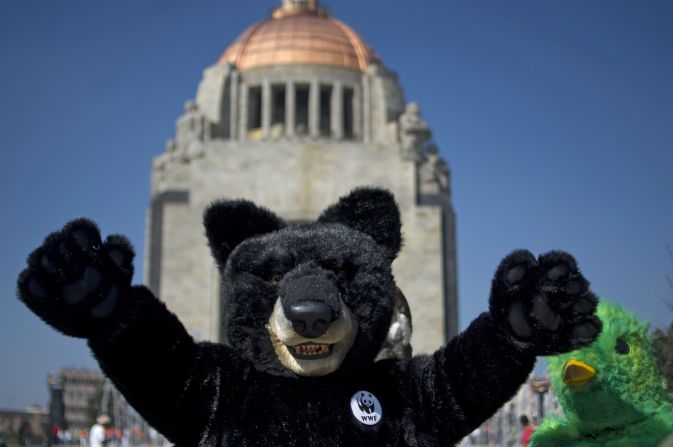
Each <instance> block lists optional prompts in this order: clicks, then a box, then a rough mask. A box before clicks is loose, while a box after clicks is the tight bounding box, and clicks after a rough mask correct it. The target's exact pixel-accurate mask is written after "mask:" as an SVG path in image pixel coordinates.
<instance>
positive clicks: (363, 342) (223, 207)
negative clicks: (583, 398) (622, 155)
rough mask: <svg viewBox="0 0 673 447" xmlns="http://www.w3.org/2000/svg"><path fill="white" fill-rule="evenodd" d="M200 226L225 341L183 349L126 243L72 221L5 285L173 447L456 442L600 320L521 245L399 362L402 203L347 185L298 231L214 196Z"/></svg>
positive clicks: (550, 262) (405, 332) (580, 280)
mask: <svg viewBox="0 0 673 447" xmlns="http://www.w3.org/2000/svg"><path fill="white" fill-rule="evenodd" d="M204 225H205V229H206V236H207V239H208V243H209V245H210V248H211V251H212V254H213V257H214V258H215V261H216V263H217V266H218V269H219V271H220V274H221V278H222V283H221V293H222V306H221V311H222V315H221V321H222V325H223V328H222V334H223V339H224V340H223V343H209V342H201V343H197V342H195V341H194V340H193V339H192V337H191V336H190V335H189V334H188V333H187V331H186V330H185V328H184V326H183V325H182V323H181V322H180V321H179V320H178V319H177V317H176V316H175V315H174V314H172V313H171V312H170V311H169V310H168V309H167V308H166V306H165V305H164V304H163V303H162V302H161V301H160V300H159V299H157V298H156V297H155V296H154V295H153V294H152V292H151V291H150V290H148V289H147V288H146V287H143V286H132V285H131V278H132V275H133V262H132V261H133V257H134V252H133V249H132V247H131V244H130V243H129V241H128V240H127V239H126V238H125V237H123V236H118V235H114V236H109V237H108V238H106V239H105V240H103V239H102V238H101V236H100V232H99V230H98V228H97V227H96V225H95V224H94V223H93V222H91V221H90V220H87V219H77V220H74V221H72V222H69V223H68V224H66V225H65V226H64V227H63V228H62V229H61V230H60V231H57V232H55V233H52V234H51V235H49V236H48V237H47V238H46V239H45V241H44V242H43V244H42V245H41V246H40V247H38V248H37V249H36V250H35V251H34V252H33V253H31V254H30V256H29V257H28V266H27V267H26V269H25V270H24V271H23V272H21V274H20V275H19V279H18V295H19V298H20V299H21V300H22V301H23V302H24V303H25V304H26V305H27V306H28V307H29V308H30V309H31V310H32V311H33V312H35V313H36V314H37V315H38V316H39V317H40V318H42V319H43V320H44V321H46V322H47V323H48V324H50V325H52V326H53V327H55V328H56V329H57V330H59V331H61V332H63V333H64V334H67V335H70V336H74V337H81V338H85V339H87V340H88V343H89V346H90V347H91V350H92V352H93V354H94V356H95V357H96V359H97V360H98V362H99V363H100V365H101V368H102V369H103V371H104V372H105V374H106V375H107V376H108V377H109V378H110V379H111V380H112V381H113V383H114V384H115V385H116V386H117V388H118V389H119V390H120V391H121V392H122V394H123V395H124V396H125V397H126V399H127V400H128V402H129V403H130V404H131V405H133V406H134V407H135V409H136V410H137V411H138V412H139V413H140V414H141V415H142V416H143V417H144V418H145V419H146V420H147V421H148V422H149V423H150V424H152V425H153V426H154V427H155V428H157V429H158V430H159V431H160V432H161V433H163V434H164V435H165V436H166V437H167V438H168V439H169V440H171V441H172V442H173V443H175V444H177V445H179V446H269V445H278V446H281V445H282V446H290V447H300V446H307V447H308V446H346V445H347V446H373V445H376V446H399V445H423V446H440V445H450V444H454V443H456V442H458V441H459V440H460V439H461V438H462V437H463V436H465V435H466V434H468V433H470V432H471V431H472V430H474V429H475V428H476V427H478V426H479V425H480V424H481V423H482V422H484V421H485V420H486V419H488V418H489V417H490V416H491V415H492V414H493V413H494V412H495V411H496V410H497V409H498V407H500V406H501V405H502V404H504V403H505V402H506V401H507V400H509V399H510V398H511V396H512V395H513V394H514V393H515V392H516V391H517V389H518V388H519V386H520V385H521V384H522V383H523V382H525V380H526V378H527V376H528V374H529V373H530V372H531V370H532V368H533V365H534V364H535V358H536V356H537V355H549V354H555V353H561V352H568V351H571V350H573V349H576V348H579V347H581V346H585V345H588V344H589V343H591V342H592V341H593V340H594V339H595V338H596V336H597V335H598V333H599V332H600V330H601V323H600V321H599V320H598V319H597V318H596V316H595V315H594V310H595V308H596V303H597V300H596V297H595V296H594V295H593V294H592V293H591V292H590V291H589V288H588V285H589V283H588V281H587V280H586V279H585V278H584V276H582V274H581V273H580V272H579V269H578V267H577V264H576V262H575V260H574V259H573V257H572V256H570V255H569V254H567V253H563V252H550V253H548V254H545V255H542V256H540V257H539V258H535V257H534V256H533V255H532V254H531V253H529V252H528V251H524V250H519V251H515V252H513V253H511V254H510V255H508V256H507V257H505V258H504V259H503V261H502V262H501V263H500V266H499V267H498V268H497V269H496V272H495V276H494V278H493V282H492V286H491V296H490V300H489V311H488V312H484V313H483V314H481V315H480V316H479V317H477V318H476V319H475V320H474V321H473V322H472V323H471V324H470V325H469V326H468V327H467V329H466V330H465V331H464V332H463V333H461V334H460V335H458V336H457V337H455V338H454V339H452V340H450V341H449V342H448V343H447V345H446V346H444V347H442V348H440V349H439V350H438V351H436V352H435V353H434V354H432V355H420V356H415V357H412V358H410V356H409V355H408V354H409V349H408V348H409V346H408V344H409V339H408V338H409V335H410V334H409V331H410V321H409V318H408V314H409V312H408V308H406V306H405V302H404V298H403V297H402V294H401V292H399V290H398V289H397V288H396V285H395V281H394V278H393V275H392V272H391V264H392V262H393V260H394V259H395V257H396V256H397V254H398V252H399V251H400V248H401V246H402V238H401V231H400V228H401V223H400V213H399V209H398V206H397V204H396V203H395V200H394V198H393V196H392V194H390V193H389V192H388V191H385V190H382V189H377V188H358V189H356V190H354V191H352V192H351V193H350V194H348V195H346V196H344V197H342V198H341V199H340V200H339V201H338V202H337V203H336V204H334V205H332V206H330V207H328V208H327V209H326V210H325V211H324V212H323V213H322V215H321V216H320V217H319V218H318V219H317V221H315V222H311V223H304V224H301V225H287V224H286V223H285V222H283V220H282V219H280V218H279V217H277V216H276V215H275V214H273V213H272V212H271V211H269V210H266V209H264V208H261V207H259V206H257V205H255V204H253V203H252V202H249V201H246V200H223V201H219V202H215V203H213V204H212V205H210V206H209V207H208V208H207V209H206V211H205V213H204ZM419 268H422V266H419ZM411 298H412V299H413V297H411ZM391 321H392V322H393V323H392V324H391ZM386 336H388V338H386ZM400 340H401V342H400ZM395 343H398V345H395ZM377 355H378V357H377Z"/></svg>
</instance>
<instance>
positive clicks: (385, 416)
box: [207, 371, 413, 447]
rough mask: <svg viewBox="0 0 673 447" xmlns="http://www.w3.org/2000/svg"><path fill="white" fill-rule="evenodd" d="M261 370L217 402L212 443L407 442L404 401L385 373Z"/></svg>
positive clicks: (295, 444)
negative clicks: (297, 374) (285, 374)
mask: <svg viewBox="0 0 673 447" xmlns="http://www.w3.org/2000/svg"><path fill="white" fill-rule="evenodd" d="M260 376H262V375H258V376H257V377H256V379H257V380H251V381H250V383H248V384H247V386H244V387H242V388H241V389H240V392H239V393H237V396H236V397H237V398H236V399H235V400H237V401H238V402H237V403H236V404H234V403H233V402H232V401H231V400H232V399H231V398H234V396H232V395H229V396H227V397H228V399H226V400H227V401H228V402H222V405H221V407H220V410H221V411H219V412H218V413H220V414H219V415H218V416H220V417H218V418H217V419H213V421H212V423H213V425H214V426H213V427H211V428H210V430H207V431H208V432H211V433H213V434H214V435H215V437H217V436H218V435H219V436H221V438H220V439H217V440H216V439H213V441H215V442H214V443H213V444H212V445H220V446H269V445H274V446H275V445H278V446H280V445H282V446H296V447H299V446H345V445H348V446H360V445H362V446H373V445H408V443H406V442H404V440H403V437H402V432H403V430H402V429H401V427H402V426H403V425H405V415H404V414H403V413H404V412H403V410H402V409H403V408H405V407H408V404H407V405H404V402H403V401H404V400H405V399H406V398H405V397H404V396H402V395H401V394H391V393H390V386H391V385H392V384H391V383H389V382H390V381H389V379H388V378H387V377H386V376H383V375H378V374H376V373H375V372H374V371H364V372H362V373H360V374H355V375H353V376H351V377H345V378H319V379H306V378H302V379H301V380H296V379H285V378H278V377H273V376H267V377H260ZM264 379H266V380H264ZM409 398H411V397H409ZM239 399H240V400H239ZM406 419H407V424H408V426H409V425H413V422H412V421H411V418H410V417H407V418H406ZM220 424H222V425H220ZM270 427H273V428H272V429H269V428H270Z"/></svg>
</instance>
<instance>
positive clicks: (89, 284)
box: [18, 219, 135, 337]
mask: <svg viewBox="0 0 673 447" xmlns="http://www.w3.org/2000/svg"><path fill="white" fill-rule="evenodd" d="M134 256H135V254H134V252H133V248H132V246H131V243H130V242H129V241H128V239H126V238H125V237H124V236H118V235H113V236H109V237H108V238H107V239H106V240H105V242H102V241H101V237H100V232H99V230H98V227H97V226H96V224H95V223H93V222H92V221H90V220H88V219H77V220H73V221H71V222H69V223H68V224H66V225H65V226H64V227H63V229H61V230H60V231H57V232H54V233H52V234H50V235H49V236H47V238H46V239H45V240H44V242H43V243H42V245H41V246H40V247H38V248H37V249H36V250H35V251H33V252H32V253H31V254H30V255H29V256H28V267H27V268H26V269H25V270H24V271H23V272H21V274H20V275H19V281H18V295H19V299H21V300H22V301H23V302H24V303H26V305H27V306H28V307H29V308H30V309H31V310H32V311H33V312H35V313H36V314H37V315H38V316H40V318H42V319H43V320H45V321H46V322H47V323H49V324H50V325H52V326H53V327H55V328H56V329H58V330H59V331H61V332H63V333H65V334H67V335H71V336H73V337H90V336H92V335H93V334H95V333H97V332H98V331H100V330H101V329H102V327H104V326H105V322H106V321H107V320H109V319H110V317H111V316H112V315H113V314H115V312H116V311H117V310H118V308H119V307H120V301H121V300H122V297H123V296H125V292H126V291H127V289H128V288H129V287H130V284H131V278H132V276H133V264H132V261H133V257H134Z"/></svg>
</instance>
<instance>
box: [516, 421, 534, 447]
mask: <svg viewBox="0 0 673 447" xmlns="http://www.w3.org/2000/svg"><path fill="white" fill-rule="evenodd" d="M519 421H520V422H521V426H522V427H523V436H522V437H521V442H522V444H521V445H522V447H528V443H529V442H530V437H531V436H532V435H533V425H532V424H531V423H530V420H529V419H528V416H526V415H525V414H522V415H521V417H520V418H519Z"/></svg>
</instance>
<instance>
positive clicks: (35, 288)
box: [27, 277, 47, 300]
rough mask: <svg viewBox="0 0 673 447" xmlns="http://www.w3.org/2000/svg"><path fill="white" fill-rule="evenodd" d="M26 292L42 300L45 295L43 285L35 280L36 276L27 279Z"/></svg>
mask: <svg viewBox="0 0 673 447" xmlns="http://www.w3.org/2000/svg"><path fill="white" fill-rule="evenodd" d="M27 287H28V293H30V294H31V295H32V296H33V297H35V298H37V299H39V300H43V299H45V298H46V297H47V291H46V290H44V287H42V284H40V282H39V281H38V280H37V278H35V277H33V278H30V279H29V280H28V284H27Z"/></svg>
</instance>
